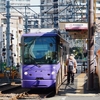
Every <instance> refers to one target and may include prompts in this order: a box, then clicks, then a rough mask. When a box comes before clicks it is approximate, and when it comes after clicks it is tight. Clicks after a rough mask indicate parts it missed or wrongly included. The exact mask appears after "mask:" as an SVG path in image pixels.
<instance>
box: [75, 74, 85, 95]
mask: <svg viewBox="0 0 100 100" xmlns="http://www.w3.org/2000/svg"><path fill="white" fill-rule="evenodd" d="M85 76H86V74H85V73H82V74H80V75H78V76H77V77H76V79H77V89H76V93H77V92H78V93H83V92H84V77H85Z"/></svg>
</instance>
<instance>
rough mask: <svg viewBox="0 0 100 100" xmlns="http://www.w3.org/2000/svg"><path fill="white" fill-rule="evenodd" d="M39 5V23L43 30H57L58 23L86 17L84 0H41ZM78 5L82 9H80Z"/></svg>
mask: <svg viewBox="0 0 100 100" xmlns="http://www.w3.org/2000/svg"><path fill="white" fill-rule="evenodd" d="M41 5H42V7H41V9H40V13H41V16H42V17H41V23H42V27H44V28H45V27H47V28H49V27H50V28H53V27H56V28H57V27H59V22H73V21H77V20H79V19H80V20H82V19H81V18H82V17H83V18H86V16H87V15H86V12H87V9H86V0H41ZM46 5H47V6H46ZM58 5H59V6H58ZM78 5H81V6H84V7H83V8H81V9H80V8H79V6H78Z"/></svg>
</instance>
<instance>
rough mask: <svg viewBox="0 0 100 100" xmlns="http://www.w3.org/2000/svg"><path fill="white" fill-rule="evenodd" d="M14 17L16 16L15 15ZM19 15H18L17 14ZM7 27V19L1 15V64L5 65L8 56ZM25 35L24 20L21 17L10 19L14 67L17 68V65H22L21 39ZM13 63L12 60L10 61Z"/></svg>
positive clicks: (11, 50)
mask: <svg viewBox="0 0 100 100" xmlns="http://www.w3.org/2000/svg"><path fill="white" fill-rule="evenodd" d="M13 15H16V14H15V13H14V14H13ZM17 15H18V14H17ZM6 27H7V22H6V18H5V17H4V16H2V15H1V14H0V63H1V62H2V63H5V62H6V59H7V56H6V46H7V45H6V44H7V40H6V39H7V35H6ZM22 34H23V18H22V16H21V15H20V16H19V17H16V18H15V19H10V36H9V37H10V38H11V37H12V39H10V46H9V48H10V47H11V45H12V47H11V48H12V49H10V52H11V54H12V58H13V65H14V66H15V65H16V64H17V63H20V46H19V43H20V38H21V35H22ZM10 61H11V63H12V59H11V60H10Z"/></svg>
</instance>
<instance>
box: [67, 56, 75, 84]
mask: <svg viewBox="0 0 100 100" xmlns="http://www.w3.org/2000/svg"><path fill="white" fill-rule="evenodd" d="M66 66H67V84H70V81H71V84H74V74H75V73H76V67H77V61H76V60H75V58H74V55H73V54H71V55H70V56H69V58H68V59H67V61H66Z"/></svg>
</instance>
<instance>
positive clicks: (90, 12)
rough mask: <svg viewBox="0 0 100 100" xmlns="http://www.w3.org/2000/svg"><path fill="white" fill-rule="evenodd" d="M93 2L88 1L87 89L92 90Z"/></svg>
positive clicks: (92, 0) (91, 0)
mask: <svg viewBox="0 0 100 100" xmlns="http://www.w3.org/2000/svg"><path fill="white" fill-rule="evenodd" d="M93 5H94V0H88V83H87V89H88V90H92V89H93V88H94V78H93V71H94V10H93Z"/></svg>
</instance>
